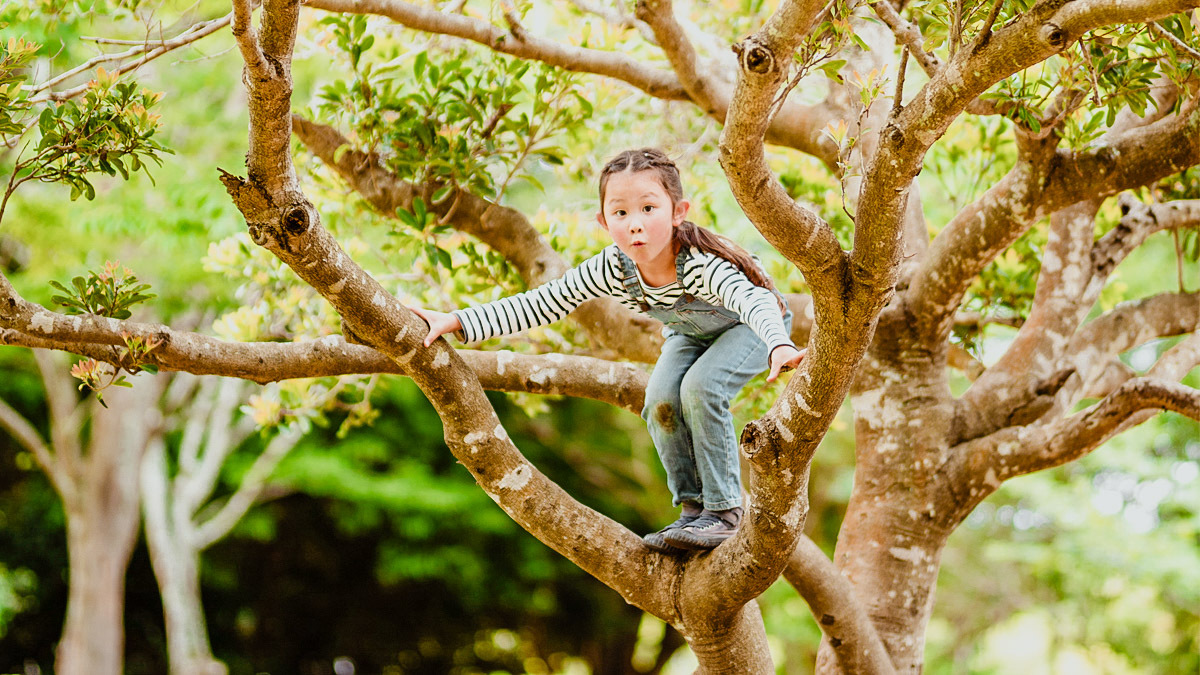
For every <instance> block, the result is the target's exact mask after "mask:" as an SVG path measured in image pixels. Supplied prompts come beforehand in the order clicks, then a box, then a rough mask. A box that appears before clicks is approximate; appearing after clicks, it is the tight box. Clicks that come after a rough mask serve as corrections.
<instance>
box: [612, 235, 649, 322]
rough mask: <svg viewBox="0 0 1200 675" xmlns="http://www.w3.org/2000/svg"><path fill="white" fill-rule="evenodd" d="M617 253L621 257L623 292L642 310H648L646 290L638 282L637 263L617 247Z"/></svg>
mask: <svg viewBox="0 0 1200 675" xmlns="http://www.w3.org/2000/svg"><path fill="white" fill-rule="evenodd" d="M617 255H618V256H620V259H621V285H622V286H624V287H625V292H626V293H628V294H629V296H630V297H631V298H633V299H634V300H636V301H637V303H638V307H640V308H641V309H642V311H643V312H648V311H650V303H649V302H646V292H645V291H644V290H643V289H642V285H641V283H639V282H638V275H637V265H636V264H635V263H634V262H633V260H632V259H631V258H630V257H629V256H627V255H625V252H624V251H621V250H619V249H618V250H617Z"/></svg>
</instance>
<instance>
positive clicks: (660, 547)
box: [642, 510, 700, 553]
mask: <svg viewBox="0 0 1200 675" xmlns="http://www.w3.org/2000/svg"><path fill="white" fill-rule="evenodd" d="M699 517H700V512H699V511H697V512H696V513H688V512H687V511H686V510H685V511H684V513H683V514H681V515H680V516H679V519H678V520H676V521H675V522H673V523H671V524H670V525H668V526H666V527H664V528H663V529H661V530H659V531H658V532H651V533H650V534H648V535H646V536H644V537H642V541H643V542H645V544H646V546H649V547H650V548H652V549H654V550H655V551H658V552H659V553H670V552H671V551H677V550H679V549H677V548H675V547H674V546H672V545H670V544H668V543H667V540H666V539H664V538H663V533H664V532H667V531H670V530H678V529H679V528H681V527H683V526H685V525H688V524H690V523H691V522H692V521H694V520H696V519H697V518H699Z"/></svg>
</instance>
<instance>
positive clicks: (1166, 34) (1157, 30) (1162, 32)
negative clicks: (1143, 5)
mask: <svg viewBox="0 0 1200 675" xmlns="http://www.w3.org/2000/svg"><path fill="white" fill-rule="evenodd" d="M1146 27H1147V28H1149V29H1150V32H1152V33H1154V34H1155V35H1157V36H1158V37H1160V38H1162V39H1163V40H1166V41H1167V42H1169V43H1171V46H1172V47H1174V48H1175V49H1178V50H1179V51H1181V52H1183V53H1184V54H1187V55H1188V56H1190V57H1192V58H1193V59H1196V60H1200V51H1197V50H1196V48H1194V47H1192V46H1190V45H1188V43H1186V42H1184V41H1183V40H1180V39H1179V38H1177V37H1175V35H1174V34H1172V33H1171V31H1169V30H1167V29H1166V28H1163V27H1162V26H1160V25H1158V22H1156V21H1149V22H1147V23H1146Z"/></svg>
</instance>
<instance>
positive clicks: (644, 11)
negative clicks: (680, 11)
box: [637, 0, 716, 115]
mask: <svg viewBox="0 0 1200 675" xmlns="http://www.w3.org/2000/svg"><path fill="white" fill-rule="evenodd" d="M637 17H638V18H639V19H641V20H642V21H644V22H646V24H647V25H648V26H650V28H651V30H653V31H654V37H655V39H656V40H657V42H658V46H659V47H661V48H662V50H663V53H664V54H666V56H667V60H668V61H670V62H671V68H672V69H674V71H675V75H676V76H677V77H678V78H679V81H680V83H682V84H683V89H684V91H686V92H687V94H688V97H689V98H691V100H692V102H694V103H695V104H696V105H698V106H700V107H701V108H703V109H704V111H705V112H706V113H708V114H709V115H713V114H715V113H716V106H715V105H714V102H713V99H714V91H713V90H714V88H715V86H716V85H715V83H714V82H713V80H712V78H711V77H706V76H705V75H704V74H703V73H701V72H700V69H699V68H698V67H697V61H698V60H699V59H698V57H697V55H696V50H695V48H693V47H692V43H691V42H690V41H689V40H688V37H687V35H686V34H684V32H683V27H682V26H680V25H679V23H678V22H677V21H676V20H675V8H674V4H673V2H672V0H639V1H638V3H637Z"/></svg>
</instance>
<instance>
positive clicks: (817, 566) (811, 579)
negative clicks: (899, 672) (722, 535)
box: [783, 0, 896, 675]
mask: <svg viewBox="0 0 1200 675" xmlns="http://www.w3.org/2000/svg"><path fill="white" fill-rule="evenodd" d="M885 2H886V0H885ZM783 577H784V578H785V579H787V581H788V583H790V584H791V585H792V586H793V587H794V588H795V589H796V591H797V592H799V593H800V596H801V597H803V598H804V601H805V602H807V603H808V608H809V609H810V610H811V611H812V615H813V618H815V619H816V620H817V623H818V624H819V625H820V626H821V632H822V633H824V634H825V637H826V638H827V639H828V640H829V643H830V645H832V647H833V651H834V653H835V654H837V658H838V665H839V666H840V667H841V669H842V671H843V672H847V673H872V674H875V675H887V674H888V673H895V672H896V670H895V668H894V667H893V666H892V661H891V659H890V658H889V657H888V653H887V649H886V648H885V647H884V645H883V641H882V640H880V639H879V634H878V633H877V632H876V631H875V624H874V623H873V622H872V621H871V617H870V615H869V614H868V613H867V611H866V608H865V607H863V604H862V603H861V602H860V601H859V599H858V596H857V594H856V592H855V590H854V586H853V585H852V584H851V583H850V581H849V580H848V579H847V578H846V577H844V576H842V573H841V572H840V571H838V569H837V567H836V566H835V565H834V564H833V561H832V560H830V559H829V558H827V557H826V556H825V553H824V552H823V551H822V550H821V548H820V547H819V546H817V545H816V544H815V543H814V542H813V540H811V539H809V538H808V537H807V536H803V535H802V536H801V537H800V539H799V540H798V541H797V542H796V550H795V551H794V552H793V553H792V557H791V559H790V560H789V561H788V565H787V567H785V568H784V570H783Z"/></svg>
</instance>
